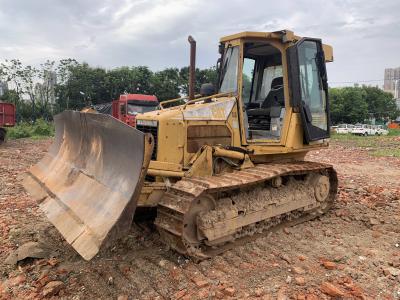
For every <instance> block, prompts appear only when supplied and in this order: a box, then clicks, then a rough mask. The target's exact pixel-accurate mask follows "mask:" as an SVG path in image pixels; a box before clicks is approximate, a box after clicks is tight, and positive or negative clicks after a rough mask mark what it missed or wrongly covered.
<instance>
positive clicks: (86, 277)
mask: <svg viewBox="0 0 400 300" xmlns="http://www.w3.org/2000/svg"><path fill="white" fill-rule="evenodd" d="M375 139H376V140H374V143H371V145H370V146H368V145H367V146H366V145H365V143H364V144H363V145H361V146H360V145H359V144H357V143H356V142H355V141H353V140H351V139H350V140H342V141H341V140H333V141H332V143H331V147H330V148H329V149H324V150H319V151H315V152H312V153H309V154H308V155H307V160H311V161H317V162H323V163H330V164H333V165H334V167H335V169H336V170H337V172H338V177H339V194H338V197H337V201H336V203H335V205H334V207H333V209H331V210H330V212H328V213H327V214H325V215H323V216H322V217H319V218H317V219H315V220H312V221H308V222H305V223H302V224H300V225H296V226H295V227H290V228H283V229H282V230H279V231H276V232H273V233H269V234H265V235H263V236H262V237H260V238H259V239H257V240H254V241H252V242H249V243H247V244H245V245H242V246H240V247H239V248H236V249H234V250H230V251H228V252H225V253H224V254H222V255H219V256H217V257H215V258H212V259H209V260H205V261H202V262H200V263H195V262H193V261H191V260H190V259H188V258H186V257H183V256H181V255H179V254H177V253H176V252H174V251H172V250H169V249H166V248H165V247H164V245H163V244H162V243H161V241H160V239H159V236H158V233H157V232H156V231H155V230H154V228H152V227H151V226H149V225H148V224H147V223H143V222H139V223H135V224H133V226H132V230H131V232H130V234H129V235H128V236H126V237H125V238H124V239H123V240H121V241H120V242H119V243H117V244H115V245H114V246H113V247H111V248H108V249H106V250H103V251H101V252H100V253H99V254H98V255H97V256H96V257H95V258H94V259H92V260H91V261H89V262H87V261H85V260H83V259H82V258H81V257H80V256H79V255H78V254H77V253H76V252H75V251H74V249H73V248H72V247H71V246H69V245H68V243H67V242H66V241H65V240H64V239H63V237H62V236H61V235H60V234H59V233H58V231H57V230H56V229H55V228H54V227H53V226H52V225H51V224H50V223H49V222H48V221H47V219H46V218H45V216H44V214H43V213H42V212H41V211H40V210H39V209H38V204H37V203H36V202H34V201H33V200H32V199H31V198H30V197H29V195H28V194H27V193H26V192H25V191H24V189H23V187H22V185H21V182H22V178H23V175H24V172H25V171H26V170H27V168H29V166H31V165H32V164H34V163H36V162H37V161H38V160H39V159H40V158H41V157H42V156H43V155H44V153H45V152H46V151H47V148H48V147H49V145H50V144H51V139H41V140H32V139H20V140H13V141H8V142H7V143H6V144H4V145H2V146H0V299H42V298H46V299H49V298H53V299H76V300H78V299H119V300H123V299H280V300H283V299H307V300H311V299H400V205H399V203H400V158H399V157H394V156H383V157H381V156H375V152H374V151H376V150H377V148H379V149H381V148H382V147H383V148H385V149H386V150H385V153H386V155H387V153H389V154H388V155H390V149H399V148H400V138H399V137H376V138H375ZM395 151H397V150H395ZM28 242H37V243H38V244H37V243H35V245H36V247H39V248H40V247H43V249H41V250H43V251H42V252H43V253H44V255H42V256H45V257H44V258H36V259H33V258H27V259H24V260H22V261H20V262H19V263H18V264H17V265H12V264H11V265H10V264H7V263H6V261H9V260H7V258H9V257H10V254H11V255H12V254H13V253H14V251H16V250H17V249H18V247H20V246H21V245H24V244H25V243H28ZM31 244H33V243H31ZM43 253H42V254H43Z"/></svg>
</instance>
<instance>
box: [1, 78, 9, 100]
mask: <svg viewBox="0 0 400 300" xmlns="http://www.w3.org/2000/svg"><path fill="white" fill-rule="evenodd" d="M7 91H8V85H7V82H2V81H0V97H2V96H3V95H4V94H5V93H6V92H7Z"/></svg>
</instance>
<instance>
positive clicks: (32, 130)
mask: <svg viewBox="0 0 400 300" xmlns="http://www.w3.org/2000/svg"><path fill="white" fill-rule="evenodd" d="M53 135H54V126H53V124H52V123H49V122H46V121H45V120H43V119H37V120H36V122H35V123H28V122H21V123H19V124H18V125H17V126H15V127H12V128H10V129H9V131H8V137H9V138H10V139H21V138H27V137H33V138H41V137H48V136H53Z"/></svg>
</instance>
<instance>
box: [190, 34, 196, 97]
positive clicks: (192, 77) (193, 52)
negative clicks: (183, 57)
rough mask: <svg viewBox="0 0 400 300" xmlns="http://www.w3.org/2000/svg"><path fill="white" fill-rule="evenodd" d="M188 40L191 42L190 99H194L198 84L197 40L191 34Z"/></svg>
mask: <svg viewBox="0 0 400 300" xmlns="http://www.w3.org/2000/svg"><path fill="white" fill-rule="evenodd" d="M188 41H189V43H190V65H189V100H193V99H194V88H195V84H196V41H195V40H194V38H193V37H192V36H191V35H189V37H188Z"/></svg>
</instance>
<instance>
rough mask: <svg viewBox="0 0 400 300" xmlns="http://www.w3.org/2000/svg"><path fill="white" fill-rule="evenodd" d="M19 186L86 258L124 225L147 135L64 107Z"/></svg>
mask: <svg viewBox="0 0 400 300" xmlns="http://www.w3.org/2000/svg"><path fill="white" fill-rule="evenodd" d="M54 119H55V126H56V135H55V141H54V143H53V145H52V146H51V147H50V149H49V152H48V153H47V154H46V155H45V156H44V158H43V159H42V160H41V161H40V162H39V163H38V164H36V165H35V166H33V167H31V169H30V170H29V171H28V176H27V177H26V178H25V180H24V186H25V189H26V190H27V191H28V192H29V193H30V194H31V195H32V196H33V197H34V198H35V199H36V200H38V201H40V208H41V209H42V210H43V211H44V213H45V214H46V216H47V217H48V218H49V220H50V221H51V223H53V225H54V226H55V227H56V228H57V229H58V230H59V231H60V233H61V234H62V235H63V236H64V238H65V239H66V240H67V242H68V243H70V244H71V245H72V246H73V247H74V248H75V250H76V251H77V252H78V253H79V254H80V255H81V256H82V257H83V258H84V259H86V260H90V259H91V258H93V256H95V255H96V254H97V253H98V251H99V250H100V248H101V246H103V245H104V246H106V245H108V244H110V241H112V240H115V239H116V238H119V237H121V236H123V235H125V234H126V233H127V232H128V230H129V229H130V226H131V223H132V221H133V216H134V213H135V209H136V204H137V200H138V198H139V195H140V191H141V188H142V185H143V180H144V176H145V175H146V171H147V168H148V164H149V162H150V157H151V152H152V149H153V138H152V136H151V135H147V134H144V133H142V132H140V131H138V130H136V129H135V128H132V127H130V126H128V125H126V124H124V123H122V122H120V121H118V120H117V119H115V118H113V117H111V116H108V115H103V114H91V113H82V112H75V111H65V112H63V113H61V114H59V115H56V116H55V118H54Z"/></svg>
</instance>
